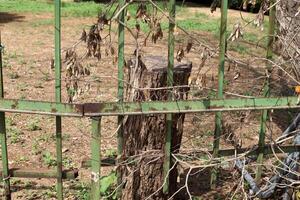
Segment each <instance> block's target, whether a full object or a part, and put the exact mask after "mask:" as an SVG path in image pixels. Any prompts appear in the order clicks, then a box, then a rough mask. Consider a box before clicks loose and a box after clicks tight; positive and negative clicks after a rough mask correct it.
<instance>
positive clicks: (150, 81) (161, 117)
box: [119, 56, 192, 200]
mask: <svg viewBox="0 0 300 200" xmlns="http://www.w3.org/2000/svg"><path fill="white" fill-rule="evenodd" d="M136 60H137V59H136ZM136 63H137V64H136ZM167 65H168V64H167V60H165V59H164V58H162V57H159V56H151V57H146V58H144V59H139V61H138V62H136V61H135V60H130V61H128V62H127V65H126V66H127V69H128V73H127V76H128V82H129V83H130V87H128V88H127V90H126V100H127V101H137V102H139V101H158V100H160V101H164V100H168V96H169V95H170V93H171V94H172V95H173V100H178V99H184V100H185V99H187V98H188V91H189V87H177V88H176V87H175V89H170V88H166V89H161V88H162V87H167ZM191 70H192V64H191V63H190V62H186V63H183V62H181V63H175V66H174V70H173V71H174V75H173V77H174V83H173V85H174V86H179V85H185V86H187V85H188V80H189V77H190V73H191ZM149 88H151V89H149ZM159 88H160V89H159ZM184 116H185V115H184V114H174V115H173V125H172V141H171V151H172V152H176V151H178V150H179V148H180V144H181V138H182V133H183V123H184ZM123 124H124V129H123V130H124V132H123V133H124V135H123V139H124V143H123V144H124V146H123V153H122V158H121V159H122V160H123V161H124V160H126V159H127V158H129V157H131V161H132V162H131V163H130V161H129V160H126V161H127V164H126V165H125V166H124V165H123V167H120V168H119V170H121V174H122V180H123V181H124V186H123V191H122V199H124V200H125V199H126V200H127V199H133V200H141V199H146V198H147V197H149V196H150V195H152V194H153V196H151V197H150V198H149V199H155V200H160V199H166V198H167V197H168V196H169V195H170V194H172V193H173V192H174V191H176V183H177V170H176V167H174V169H175V170H173V171H171V173H170V187H169V189H170V192H169V195H164V194H163V192H162V185H163V183H164V177H163V160H164V146H165V140H166V115H165V114H152V115H135V116H127V117H125V118H124V122H123ZM154 193H155V194H154Z"/></svg>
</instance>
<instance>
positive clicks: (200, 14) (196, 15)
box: [195, 12, 208, 18]
mask: <svg viewBox="0 0 300 200" xmlns="http://www.w3.org/2000/svg"><path fill="white" fill-rule="evenodd" d="M195 18H208V16H207V14H205V13H202V12H196V13H195Z"/></svg>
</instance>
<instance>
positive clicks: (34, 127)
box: [28, 119, 42, 131]
mask: <svg viewBox="0 0 300 200" xmlns="http://www.w3.org/2000/svg"><path fill="white" fill-rule="evenodd" d="M28 130H30V131H37V130H42V128H41V127H40V125H39V121H38V119H34V120H32V121H30V122H29V124H28Z"/></svg>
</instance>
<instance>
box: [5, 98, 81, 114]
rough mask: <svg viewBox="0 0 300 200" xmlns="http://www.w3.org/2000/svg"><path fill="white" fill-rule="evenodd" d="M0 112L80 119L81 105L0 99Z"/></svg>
mask: <svg viewBox="0 0 300 200" xmlns="http://www.w3.org/2000/svg"><path fill="white" fill-rule="evenodd" d="M0 111H2V112H12V113H27V114H43V115H57V116H70V117H72V116H73V117H82V116H83V105H82V104H65V103H56V102H45V101H31V100H14V99H0Z"/></svg>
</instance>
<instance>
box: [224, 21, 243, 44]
mask: <svg viewBox="0 0 300 200" xmlns="http://www.w3.org/2000/svg"><path fill="white" fill-rule="evenodd" d="M243 34H244V33H243V30H242V26H241V24H240V23H237V24H235V25H234V27H233V30H232V32H231V34H230V36H229V38H228V40H231V41H235V40H237V39H238V38H241V37H243Z"/></svg>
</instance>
